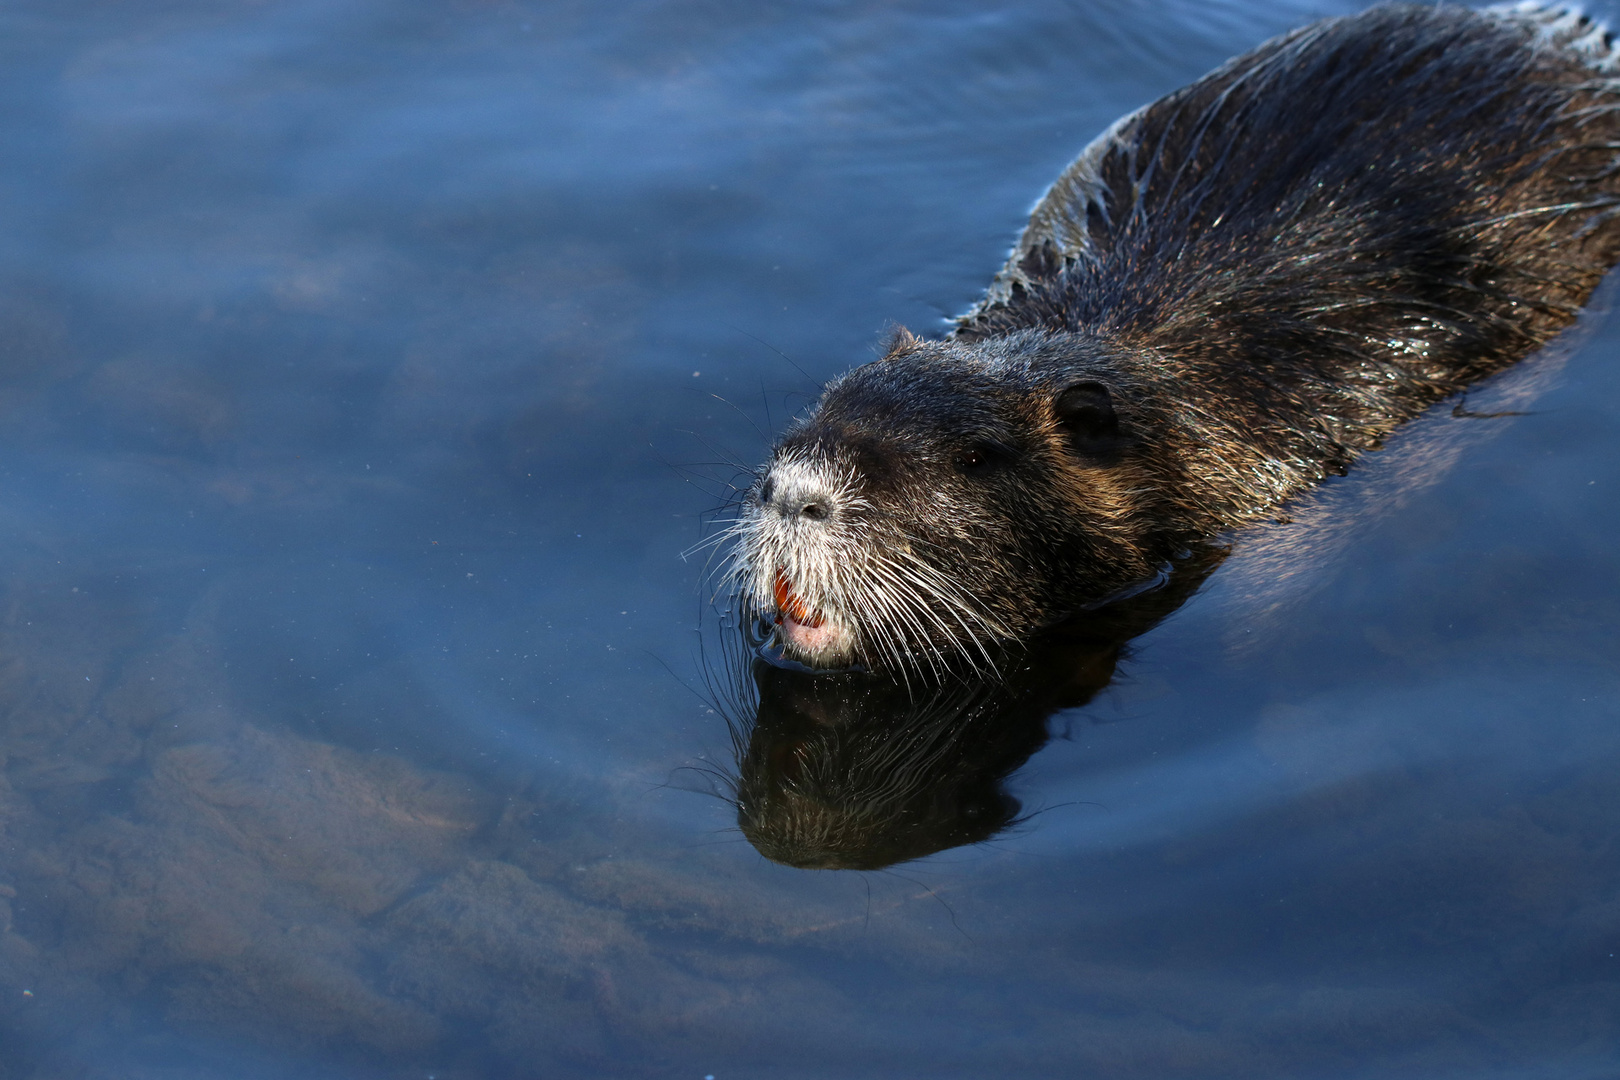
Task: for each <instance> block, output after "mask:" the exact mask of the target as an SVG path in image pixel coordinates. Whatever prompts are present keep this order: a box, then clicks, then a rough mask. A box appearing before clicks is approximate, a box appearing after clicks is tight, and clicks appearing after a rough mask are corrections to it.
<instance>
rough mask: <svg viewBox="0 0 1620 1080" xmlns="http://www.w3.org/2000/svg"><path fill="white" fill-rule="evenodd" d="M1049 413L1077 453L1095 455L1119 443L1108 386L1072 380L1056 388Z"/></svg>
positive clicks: (1117, 419) (1116, 419)
mask: <svg viewBox="0 0 1620 1080" xmlns="http://www.w3.org/2000/svg"><path fill="white" fill-rule="evenodd" d="M1052 412H1053V414H1054V415H1055V416H1056V417H1057V422H1058V427H1060V428H1061V429H1063V432H1064V434H1065V435H1067V436H1068V440H1069V446H1070V447H1071V448H1073V449H1074V450H1075V452H1077V453H1081V454H1097V453H1101V452H1103V451H1105V450H1112V449H1113V448H1115V447H1116V446H1118V445H1119V417H1118V416H1116V415H1115V414H1114V401H1113V398H1112V397H1110V396H1109V393H1108V387H1106V386H1104V385H1103V384H1102V383H1100V382H1083V383H1075V384H1074V385H1073V386H1070V387H1067V388H1066V389H1064V390H1062V391H1060V392H1059V393H1058V396H1057V397H1056V398H1054V399H1053V400H1052Z"/></svg>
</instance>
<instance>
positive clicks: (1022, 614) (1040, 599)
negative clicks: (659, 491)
mask: <svg viewBox="0 0 1620 1080" xmlns="http://www.w3.org/2000/svg"><path fill="white" fill-rule="evenodd" d="M1119 359H1120V356H1119V353H1118V348H1117V347H1116V346H1112V345H1108V344H1105V343H1104V342H1102V341H1099V340H1097V339H1095V338H1092V337H1089V336H1086V335H1080V334H1056V333H1049V332H1044V331H1024V332H1020V333H1015V334H1011V335H1007V336H1005V337H997V338H993V339H990V340H987V341H977V342H969V341H935V342H925V341H922V340H919V339H918V338H915V337H913V336H912V335H911V334H909V333H907V332H905V331H904V330H901V331H899V332H897V333H896V334H895V335H894V337H893V339H892V341H891V343H890V345H889V347H888V348H887V349H886V351H885V352H884V355H883V358H882V359H881V360H878V361H876V362H874V363H871V364H868V365H866V366H864V367H860V368H857V369H855V370H854V371H851V372H850V373H849V374H847V375H845V376H844V377H842V378H841V379H839V380H837V381H835V382H834V383H832V384H831V385H830V386H829V387H828V388H827V390H826V392H825V393H824V394H823V396H822V398H821V401H820V402H819V403H818V404H817V405H816V407H815V408H814V409H813V410H812V411H811V412H810V413H809V415H807V416H806V417H804V418H803V419H802V420H800V421H799V422H798V423H797V424H795V425H794V426H793V427H792V428H791V429H790V430H789V431H788V432H787V433H786V434H785V435H784V436H783V437H782V439H781V440H780V441H779V442H778V443H777V445H776V448H775V451H774V452H773V454H772V456H771V460H770V462H769V464H768V465H766V466H765V468H764V469H762V470H761V471H760V473H759V475H758V476H757V477H756V479H755V482H754V484H753V485H752V487H751V488H750V489H749V491H748V493H747V495H746V497H745V500H744V506H743V512H742V515H741V520H740V522H739V524H738V527H737V533H738V538H739V542H738V546H737V552H736V567H735V570H736V573H737V574H738V576H739V579H740V582H741V585H742V591H743V593H744V595H745V596H746V598H747V599H748V601H749V602H750V603H751V604H752V606H753V607H754V608H755V609H756V611H757V612H758V613H759V614H762V615H767V616H769V617H771V618H773V619H774V621H775V623H776V627H777V638H778V640H779V642H780V644H781V647H782V649H783V651H784V652H785V654H786V655H787V656H788V658H790V659H792V660H796V661H798V662H801V663H803V664H806V665H809V666H811V667H842V666H848V665H852V664H858V665H862V666H866V667H871V668H909V669H919V668H921V669H929V668H932V669H934V670H939V669H941V668H942V667H943V666H945V665H947V664H949V663H950V662H951V661H952V659H953V658H960V659H963V660H966V661H967V662H968V663H969V664H973V663H976V662H988V653H987V651H986V649H987V646H988V645H989V644H990V643H991V642H994V641H1001V640H1006V639H1011V638H1017V637H1021V636H1024V635H1026V634H1027V633H1028V632H1029V631H1031V630H1033V629H1035V628H1036V627H1039V626H1041V625H1043V624H1046V623H1048V622H1051V621H1052V620H1054V619H1055V618H1057V617H1059V616H1061V615H1063V614H1066V613H1067V612H1069V611H1072V610H1074V609H1075V608H1077V607H1080V606H1084V605H1085V604H1087V603H1089V602H1094V601H1098V600H1101V599H1104V598H1106V597H1107V596H1109V595H1110V594H1112V593H1114V592H1116V591H1118V590H1119V589H1121V588H1123V587H1125V586H1127V585H1129V584H1130V583H1132V582H1134V581H1137V580H1140V579H1142V578H1145V577H1148V576H1151V575H1152V574H1153V573H1154V572H1155V570H1156V569H1157V564H1158V562H1159V561H1160V556H1159V554H1158V552H1157V551H1156V550H1153V549H1152V545H1151V544H1149V543H1148V542H1147V540H1146V539H1145V538H1146V537H1148V536H1149V535H1150V534H1151V533H1152V531H1153V530H1152V529H1151V528H1150V527H1149V523H1147V522H1145V521H1144V520H1143V515H1144V513H1146V512H1147V509H1148V505H1149V502H1150V500H1148V499H1146V498H1145V497H1144V490H1145V489H1146V488H1147V487H1149V486H1151V485H1148V484H1146V482H1145V478H1144V473H1143V468H1142V461H1143V454H1144V450H1145V449H1147V448H1146V447H1145V446H1144V440H1145V436H1146V430H1147V428H1146V424H1145V421H1146V419H1147V418H1146V417H1145V415H1144V414H1143V411H1142V407H1141V406H1140V405H1139V404H1138V403H1137V401H1136V400H1135V395H1134V394H1133V391H1132V387H1131V386H1129V385H1128V384H1126V382H1125V376H1124V375H1123V374H1122V372H1123V371H1125V370H1128V369H1129V366H1128V365H1121V364H1120V363H1118V360H1119Z"/></svg>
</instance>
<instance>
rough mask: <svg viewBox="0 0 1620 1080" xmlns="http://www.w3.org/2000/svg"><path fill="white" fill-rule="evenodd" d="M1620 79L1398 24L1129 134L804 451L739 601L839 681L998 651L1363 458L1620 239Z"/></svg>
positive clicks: (753, 529)
mask: <svg viewBox="0 0 1620 1080" xmlns="http://www.w3.org/2000/svg"><path fill="white" fill-rule="evenodd" d="M1617 69H1620V63H1617V60H1616V57H1615V52H1614V50H1613V47H1612V43H1611V40H1610V37H1609V35H1608V34H1607V33H1606V32H1605V31H1604V30H1603V29H1602V28H1601V27H1598V26H1596V25H1595V24H1593V23H1591V22H1590V21H1588V20H1586V19H1585V18H1583V17H1581V16H1579V15H1577V14H1572V13H1568V12H1565V11H1560V10H1553V9H1547V8H1541V7H1538V6H1535V5H1531V4H1521V5H1517V6H1514V7H1510V8H1497V9H1490V10H1488V11H1483V12H1474V11H1468V10H1464V9H1461V8H1449V7H1441V8H1432V7H1416V6H1404V5H1401V6H1387V7H1379V8H1375V9H1373V10H1371V11H1368V12H1365V13H1363V14H1361V15H1356V16H1351V17H1347V18H1341V19H1332V20H1328V21H1325V22H1321V23H1316V24H1314V25H1311V26H1308V27H1305V28H1304V29H1301V30H1298V31H1295V32H1294V33H1291V34H1287V35H1284V36H1282V37H1280V38H1277V39H1274V40H1272V41H1270V42H1267V43H1266V44H1264V45H1261V46H1260V47H1259V48H1257V49H1255V50H1254V51H1252V52H1250V53H1247V54H1245V55H1243V56H1241V57H1238V58H1237V59H1235V60H1232V61H1230V62H1229V63H1227V64H1226V65H1224V66H1223V67H1221V68H1219V69H1218V70H1216V71H1215V72H1213V73H1211V74H1210V75H1208V76H1206V77H1204V78H1203V79H1201V80H1199V81H1198V82H1196V83H1194V84H1192V85H1191V86H1188V87H1186V88H1184V89H1182V90H1179V91H1177V92H1176V93H1173V94H1171V95H1169V96H1168V97H1165V98H1163V99H1161V100H1159V101H1157V102H1155V103H1153V104H1152V105H1149V106H1147V107H1146V108H1144V109H1141V110H1139V111H1138V112H1136V113H1133V114H1131V115H1129V116H1127V117H1125V118H1124V119H1122V120H1121V121H1119V122H1118V123H1116V124H1115V125H1114V126H1113V127H1112V128H1110V129H1109V130H1108V131H1107V132H1106V133H1104V134H1103V135H1102V136H1101V137H1100V138H1098V139H1097V140H1096V141H1095V142H1094V143H1092V144H1091V146H1089V147H1088V148H1087V149H1086V150H1085V151H1084V152H1083V153H1082V154H1081V156H1080V157H1079V158H1078V159H1077V160H1076V161H1075V163H1074V164H1073V165H1072V166H1070V168H1069V169H1068V170H1067V171H1066V172H1065V173H1064V174H1063V176H1062V177H1061V178H1060V179H1059V180H1058V182H1057V183H1056V184H1055V185H1054V186H1053V187H1052V189H1051V191H1050V192H1049V193H1048V194H1047V195H1046V197H1045V198H1044V199H1043V200H1042V201H1041V203H1040V204H1039V205H1038V206H1037V208H1036V210H1035V212H1034V215H1033V217H1032V218H1031V221H1030V224H1029V227H1028V229H1027V230H1026V231H1025V232H1024V234H1023V236H1022V237H1021V238H1020V240H1019V242H1018V244H1017V246H1016V247H1015V249H1014V251H1013V254H1012V256H1011V258H1010V259H1009V260H1008V262H1007V265H1006V266H1005V268H1004V269H1003V270H1002V271H1001V273H1000V274H999V275H997V277H996V279H995V281H994V283H993V284H992V286H991V288H990V290H989V293H988V295H987V296H986V297H985V298H984V300H983V301H982V302H981V303H979V304H978V305H977V306H976V307H975V308H974V309H973V310H971V311H970V312H968V313H967V314H966V315H964V316H963V317H962V318H961V319H959V320H958V323H957V325H956V327H955V329H954V331H953V332H952V333H951V334H950V335H948V336H947V337H946V338H945V339H944V340H941V341H924V340H920V339H918V338H916V337H913V336H912V335H911V334H909V333H907V332H905V331H903V330H902V331H898V332H896V333H895V334H894V335H893V338H892V340H891V341H890V342H889V344H888V346H887V347H886V349H885V350H884V352H883V355H882V358H881V359H879V360H878V361H876V362H874V363H871V364H868V365H866V366H864V367H860V368H857V369H855V370H854V371H851V372H850V373H849V374H847V375H845V376H844V377H842V378H841V379H839V380H837V381H835V382H834V383H832V384H831V385H830V386H829V387H828V388H827V389H826V391H825V394H824V395H823V397H822V399H821V401H820V403H819V404H818V405H817V406H816V407H815V409H814V410H813V411H812V412H811V413H810V414H809V415H808V416H806V417H805V418H803V419H802V420H801V421H800V422H798V423H797V424H796V425H795V426H794V427H793V428H791V429H790V430H789V431H788V432H787V433H786V434H785V435H784V436H783V438H782V439H781V441H780V442H779V443H778V444H777V446H776V449H775V451H774V454H773V456H772V460H771V462H770V463H769V465H768V466H767V467H766V468H765V469H764V470H762V472H761V473H760V475H759V476H758V478H757V480H756V482H755V483H754V485H753V487H752V489H751V490H750V492H749V494H748V496H747V498H746V500H745V505H744V511H743V515H742V518H741V520H740V522H739V525H738V528H737V531H738V535H739V542H738V545H737V567H738V573H739V575H740V577H741V579H742V583H743V588H744V592H745V593H746V595H747V596H748V597H749V598H750V600H751V602H752V603H753V604H754V605H755V606H757V608H758V609H759V610H760V611H762V612H764V613H774V617H775V619H776V621H777V624H778V631H777V634H778V638H779V639H780V642H781V646H782V648H783V650H784V651H785V652H786V654H787V655H788V656H789V657H790V658H791V659H794V660H798V661H801V662H803V663H805V664H808V665H810V666H813V667H834V666H843V665H848V664H851V663H858V664H862V665H865V666H870V667H903V668H914V667H917V666H919V665H921V666H924V667H927V666H934V667H938V666H940V665H941V664H943V663H946V662H948V661H949V660H950V658H952V657H962V658H966V659H968V660H969V661H972V660H973V658H974V657H975V656H980V655H986V656H987V655H988V654H986V653H984V652H983V646H984V645H985V643H987V642H989V641H992V640H996V641H1002V640H1008V639H1018V638H1021V637H1024V636H1027V635H1028V634H1029V633H1031V632H1032V631H1033V630H1035V629H1036V628H1038V627H1040V626H1042V625H1045V624H1048V623H1051V622H1053V621H1054V620H1057V619H1059V618H1062V617H1063V616H1064V615H1066V614H1069V613H1073V612H1075V611H1077V610H1082V609H1085V608H1087V607H1088V606H1091V605H1094V604H1097V603H1099V602H1101V601H1103V600H1105V599H1106V598H1108V597H1110V596H1114V595H1117V594H1119V593H1120V592H1121V591H1122V590H1128V589H1130V588H1132V587H1134V586H1137V585H1138V584H1139V583H1141V582H1143V581H1146V580H1150V579H1152V578H1153V577H1154V576H1155V575H1156V574H1158V573H1160V572H1161V570H1162V568H1163V567H1164V566H1165V565H1166V563H1167V562H1168V561H1170V560H1172V559H1173V558H1174V557H1175V556H1176V554H1177V553H1178V552H1179V551H1182V550H1184V549H1185V548H1186V547H1187V546H1188V545H1189V544H1190V543H1193V542H1195V541H1197V540H1198V539H1200V538H1207V537H1210V536H1212V535H1214V534H1217V533H1220V532H1223V531H1225V530H1229V529H1232V528H1235V527H1237V526H1241V525H1243V524H1244V523H1246V522H1249V521H1252V520H1255V519H1256V518H1257V517H1259V516H1262V515H1264V514H1266V513H1268V512H1271V511H1273V510H1274V508H1275V507H1276V506H1277V505H1278V504H1279V503H1281V502H1283V501H1284V500H1286V499H1288V498H1289V497H1290V496H1292V495H1294V494H1296V493H1298V492H1300V491H1301V490H1303V489H1305V488H1307V487H1309V486H1310V485H1312V484H1314V483H1316V482H1318V481H1320V480H1321V479H1323V478H1324V477H1326V476H1329V475H1334V474H1340V473H1342V472H1343V471H1344V470H1345V469H1346V468H1347V467H1348V466H1349V465H1350V464H1351V463H1352V462H1354V461H1355V459H1356V458H1357V456H1358V455H1360V454H1361V453H1363V452H1365V451H1367V450H1370V449H1373V448H1375V447H1377V446H1378V445H1379V444H1380V442H1381V441H1382V440H1383V439H1384V438H1385V437H1386V436H1387V435H1388V434H1389V432H1390V431H1391V430H1392V429H1394V428H1395V427H1396V426H1397V425H1399V424H1400V423H1402V422H1403V421H1405V420H1408V419H1410V418H1412V417H1413V416H1416V415H1417V414H1418V413H1420V412H1422V411H1423V410H1425V409H1426V408H1428V407H1429V406H1431V405H1432V404H1434V403H1435V402H1437V401H1439V400H1441V399H1442V398H1445V397H1447V396H1449V395H1451V394H1454V393H1456V392H1458V391H1459V390H1461V389H1463V388H1464V387H1466V386H1468V385H1469V384H1470V383H1472V382H1474V381H1476V380H1478V379H1481V378H1483V377H1485V376H1487V375H1489V374H1491V373H1493V372H1495V371H1498V370H1500V369H1501V368H1503V367H1505V366H1506V365H1508V364H1511V363H1513V362H1514V361H1516V360H1518V359H1520V358H1522V357H1523V356H1525V355H1526V354H1527V353H1529V352H1531V351H1532V350H1534V349H1536V348H1537V347H1538V346H1540V345H1542V344H1543V343H1545V342H1546V341H1547V340H1548V339H1549V338H1551V337H1552V336H1553V335H1555V334H1556V333H1557V332H1558V331H1559V330H1560V329H1561V328H1563V327H1565V326H1566V325H1568V324H1569V323H1570V322H1571V321H1572V320H1573V319H1574V318H1575V316H1576V314H1577V311H1578V309H1579V307H1580V305H1581V304H1582V303H1583V302H1584V301H1585V300H1586V298H1587V296H1588V295H1589V294H1590V292H1591V290H1592V289H1593V287H1594V286H1595V285H1596V284H1597V282H1598V281H1599V280H1600V278H1601V277H1602V275H1603V273H1604V271H1605V270H1606V269H1607V268H1608V267H1609V266H1610V265H1611V264H1612V263H1613V262H1614V261H1615V259H1616V256H1617V254H1620V214H1617V208H1620V164H1617V154H1616V151H1617V148H1620V82H1617V81H1616V80H1615V78H1614V76H1615V75H1616V74H1620V70H1617Z"/></svg>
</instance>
